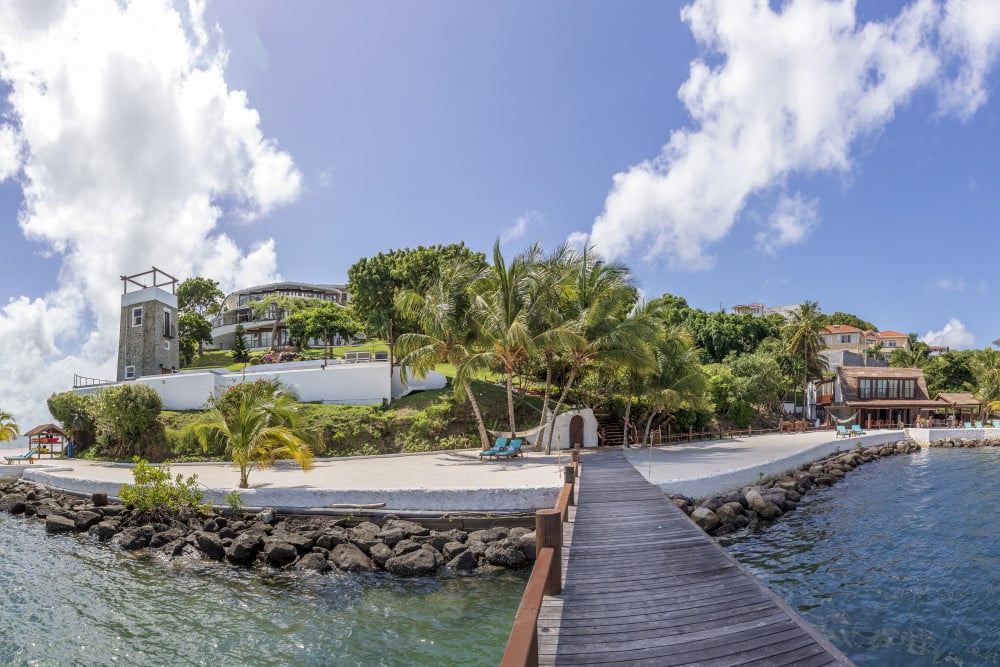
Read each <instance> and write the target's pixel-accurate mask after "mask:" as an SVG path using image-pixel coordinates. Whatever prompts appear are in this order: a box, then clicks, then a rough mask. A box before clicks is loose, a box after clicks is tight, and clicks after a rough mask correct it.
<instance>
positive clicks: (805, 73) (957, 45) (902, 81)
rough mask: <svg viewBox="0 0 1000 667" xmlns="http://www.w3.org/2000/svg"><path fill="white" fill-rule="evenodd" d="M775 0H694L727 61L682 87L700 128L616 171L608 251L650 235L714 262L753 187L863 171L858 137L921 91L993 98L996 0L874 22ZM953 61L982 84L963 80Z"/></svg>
mask: <svg viewBox="0 0 1000 667" xmlns="http://www.w3.org/2000/svg"><path fill="white" fill-rule="evenodd" d="M774 4H775V3H768V2H730V1H728V0H695V1H694V2H692V3H691V4H690V5H688V6H686V7H684V8H683V9H682V10H681V17H682V19H683V20H684V21H686V22H687V23H688V25H689V26H690V28H691V31H692V33H693V35H694V37H695V39H696V40H697V42H698V43H699V44H700V45H701V46H702V47H703V48H704V49H705V50H706V51H707V52H708V56H707V58H714V57H715V56H719V57H720V59H719V60H720V62H719V64H717V65H716V64H710V62H709V61H707V59H696V60H694V61H693V62H692V63H691V66H690V74H689V77H688V79H687V81H686V82H685V83H684V84H683V85H682V86H681V88H680V90H679V97H680V99H681V101H682V102H683V103H684V105H685V107H686V108H687V110H688V113H689V114H690V116H691V121H692V124H693V129H689V128H682V129H678V130H675V131H673V132H672V133H671V135H670V139H669V141H668V143H667V144H666V145H665V146H663V148H662V150H661V152H660V155H659V156H657V157H656V158H654V159H651V160H646V161H644V162H642V163H640V164H638V165H635V166H633V167H631V168H629V169H628V170H626V171H623V172H621V173H618V174H615V176H614V177H613V179H612V186H611V190H610V192H609V193H608V196H607V199H606V200H605V205H604V211H603V212H602V213H601V215H599V216H598V217H597V219H596V220H595V221H594V225H593V234H592V240H593V242H594V243H595V244H596V245H597V247H598V250H600V251H601V252H602V254H604V255H606V256H609V257H620V256H623V255H625V254H626V253H628V252H629V251H631V250H632V249H633V248H638V247H641V248H644V249H645V250H644V253H643V254H644V255H645V257H646V259H653V258H655V257H666V258H667V260H668V264H669V265H670V266H671V267H673V268H694V269H697V268H708V267H710V266H712V263H713V261H714V260H713V258H712V257H711V256H710V254H708V253H707V252H706V248H707V247H708V246H710V245H711V244H713V243H715V242H717V241H719V240H720V239H722V238H723V237H725V236H726V235H727V234H728V233H729V231H730V229H731V228H732V226H733V224H735V222H736V220H737V218H738V217H739V214H740V212H741V211H742V210H743V208H744V207H745V205H746V202H747V198H748V197H749V196H750V195H751V194H753V193H756V192H760V191H763V190H766V189H768V188H772V187H774V186H775V185H777V184H780V183H781V182H782V181H783V180H784V179H785V178H786V177H787V176H788V175H790V174H792V173H811V172H824V171H840V172H844V171H847V170H849V169H850V167H851V149H852V145H853V144H854V143H855V142H856V141H857V140H858V139H859V138H860V137H863V136H866V135H869V134H871V133H873V132H877V131H878V130H879V129H880V128H882V127H883V126H884V125H885V124H886V123H888V122H890V121H891V120H892V119H893V117H894V115H895V113H896V110H897V108H899V107H901V106H902V105H905V104H906V103H907V101H908V100H909V98H910V97H911V96H912V95H913V93H914V92H915V91H917V90H920V89H922V88H928V87H934V88H935V89H937V90H938V92H939V94H940V95H941V96H942V100H945V99H951V97H949V96H952V97H955V99H956V100H965V101H966V102H967V104H965V105H964V106H963V105H959V104H956V103H955V102H947V103H946V104H945V103H943V107H944V108H948V109H953V110H956V111H957V112H959V113H961V114H965V113H967V110H969V109H974V108H975V107H976V106H978V104H980V103H981V102H980V101H977V99H978V98H977V97H976V96H977V95H978V90H979V89H980V88H981V86H982V80H983V76H984V74H985V73H986V72H987V71H988V69H989V67H991V66H992V64H993V61H994V60H995V56H996V49H995V43H996V40H997V39H998V38H1000V26H994V25H993V24H994V22H995V20H994V19H995V17H996V15H997V14H1000V13H998V12H996V11H995V0H984V1H983V2H971V1H970V2H959V1H958V0H952V1H951V2H949V3H947V6H946V8H945V9H942V6H941V5H940V4H938V3H936V2H934V1H933V0H916V1H915V2H913V3H911V4H909V5H908V6H906V7H905V8H904V9H903V10H902V11H901V12H900V13H899V15H897V16H895V17H892V18H889V19H887V20H885V21H882V22H869V23H864V24H860V25H859V24H858V23H857V20H856V16H855V3H854V2H851V1H849V0H843V1H840V2H830V1H828V0H788V1H787V2H784V3H780V10H779V11H775V10H774V9H772V5H774ZM987 6H990V7H994V9H993V10H992V14H993V16H991V17H990V20H989V21H987V22H985V23H984V24H980V25H979V26H978V27H980V28H981V32H975V31H973V30H972V28H971V24H972V23H973V22H974V21H973V20H972V19H971V18H970V17H972V16H975V15H976V14H977V12H986V11H987V10H986V7H987ZM970 8H972V9H970ZM942 17H944V18H942ZM938 31H940V33H941V35H942V38H941V40H938V39H936V37H937V34H938ZM942 44H944V45H942ZM943 60H944V61H946V63H945V64H943ZM955 63H957V65H956V64H955ZM946 64H947V65H948V66H949V67H951V69H955V68H957V69H958V72H959V74H958V78H957V79H956V81H958V82H959V83H961V82H962V81H965V80H966V79H967V80H968V81H969V82H970V83H968V84H965V83H962V84H961V85H951V84H950V83H949V80H948V78H947V73H948V72H949V71H951V70H950V69H948V67H946ZM963 76H964V77H965V79H963V78H962V77H963Z"/></svg>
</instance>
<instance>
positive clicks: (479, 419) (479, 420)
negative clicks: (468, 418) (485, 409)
mask: <svg viewBox="0 0 1000 667" xmlns="http://www.w3.org/2000/svg"><path fill="white" fill-rule="evenodd" d="M462 386H463V387H464V388H465V395H466V397H467V398H468V399H469V403H470V404H471V405H472V413H473V414H474V415H475V416H476V427H477V428H478V429H479V439H480V440H481V441H482V443H483V449H484V450H485V449H489V448H490V436H489V433H487V432H486V422H484V421H483V413H482V412H481V411H480V410H479V402H478V401H477V400H476V395H475V394H474V393H473V391H472V385H471V384H469V382H468V381H467V380H463V381H462Z"/></svg>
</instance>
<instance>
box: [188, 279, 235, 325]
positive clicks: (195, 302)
mask: <svg viewBox="0 0 1000 667" xmlns="http://www.w3.org/2000/svg"><path fill="white" fill-rule="evenodd" d="M225 298H226V295H225V294H223V293H222V290H220V289H219V282H218V281H217V280H210V279H208V278H197V277H196V278H188V279H187V280H185V281H183V282H181V284H180V285H178V286H177V309H178V310H180V311H181V312H182V313H196V314H198V315H200V316H201V317H203V318H204V317H210V316H212V315H216V314H218V312H219V310H220V309H221V308H222V300H223V299H225Z"/></svg>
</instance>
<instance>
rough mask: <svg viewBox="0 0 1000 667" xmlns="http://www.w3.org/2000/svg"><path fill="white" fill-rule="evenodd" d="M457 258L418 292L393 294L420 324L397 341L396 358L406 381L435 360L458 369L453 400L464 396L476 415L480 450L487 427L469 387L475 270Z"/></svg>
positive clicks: (487, 442)
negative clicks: (415, 329) (408, 376)
mask: <svg viewBox="0 0 1000 667" xmlns="http://www.w3.org/2000/svg"><path fill="white" fill-rule="evenodd" d="M476 273H478V271H473V270H472V268H471V267H469V266H468V265H466V264H465V262H463V261H462V260H461V259H459V260H456V261H455V262H452V263H450V264H447V265H443V266H442V267H441V274H440V275H439V276H438V279H437V280H435V281H434V282H433V283H431V284H430V285H429V286H428V287H427V288H426V289H422V290H419V291H418V290H403V291H402V292H400V293H399V294H398V295H397V296H396V307H397V309H398V311H399V313H400V314H401V315H402V316H403V317H406V318H410V319H412V320H414V321H416V322H417V323H418V325H419V326H420V330H421V333H407V334H403V335H402V336H400V337H399V338H398V339H397V341H396V351H397V352H398V354H399V356H400V366H401V369H400V377H401V378H402V380H403V381H404V382H406V381H407V374H408V373H413V374H414V375H416V376H418V377H422V376H423V375H426V373H427V372H428V371H431V370H433V369H434V367H435V366H436V365H437V364H439V363H448V364H453V365H454V366H455V369H456V373H455V379H454V382H453V383H452V387H453V389H454V392H455V399H456V400H457V401H461V400H463V399H467V400H468V401H469V405H470V406H471V407H472V413H473V415H474V416H475V418H476V427H477V429H478V430H479V440H480V442H481V444H482V447H483V449H489V446H490V437H489V434H488V433H487V431H486V423H485V421H484V420H483V414H482V411H481V410H480V408H479V402H478V401H477V400H476V395H475V393H474V392H473V391H472V382H471V374H472V372H473V371H474V370H475V369H474V368H473V367H471V366H470V365H469V363H468V361H469V359H470V357H472V349H471V344H472V339H473V335H474V330H473V325H472V320H471V318H470V308H471V305H472V304H471V285H472V281H473V278H474V277H475V274H476Z"/></svg>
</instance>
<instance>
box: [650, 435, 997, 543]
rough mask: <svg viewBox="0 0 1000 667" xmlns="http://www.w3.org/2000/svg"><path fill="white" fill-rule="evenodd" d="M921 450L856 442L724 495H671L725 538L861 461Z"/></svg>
mask: <svg viewBox="0 0 1000 667" xmlns="http://www.w3.org/2000/svg"><path fill="white" fill-rule="evenodd" d="M998 444H1000V441H998ZM932 446H933V445H932ZM938 446H947V445H938ZM951 446H972V445H951ZM917 451H920V445H918V444H917V443H915V442H913V441H912V440H908V439H907V440H900V441H898V442H894V443H887V444H884V445H873V446H871V447H857V448H855V449H851V450H848V451H843V452H835V453H833V454H831V455H829V456H827V457H825V458H822V459H819V460H818V461H814V462H813V463H807V464H805V465H803V466H802V467H801V468H799V469H798V470H795V471H793V472H790V473H787V474H785V475H781V476H778V477H775V478H766V479H764V480H762V481H761V483H760V484H756V485H754V486H746V487H743V488H742V489H740V490H739V491H733V492H731V493H728V494H725V495H722V496H715V497H712V498H701V499H697V500H695V499H692V498H688V497H686V496H682V495H676V494H668V496H669V497H670V499H671V500H672V501H673V502H674V504H675V505H677V507H679V508H680V509H681V510H682V511H683V512H684V513H685V514H687V515H688V516H689V517H690V518H691V520H692V521H694V522H695V523H696V524H697V525H698V526H699V527H700V528H701V529H702V530H704V531H705V532H706V533H708V534H709V535H715V536H719V537H721V536H724V535H729V534H732V533H735V532H737V531H740V530H745V529H749V530H752V529H753V528H755V527H756V526H757V525H758V524H759V523H761V522H762V521H774V520H777V519H778V518H780V517H781V516H782V515H784V514H786V513H787V512H791V511H792V510H794V509H795V508H796V506H797V503H798V502H799V501H800V500H801V499H802V497H803V496H805V495H806V494H808V493H810V492H813V491H815V490H818V489H821V488H825V487H828V486H833V485H834V484H836V483H837V482H839V481H840V480H841V479H843V478H844V476H845V475H846V474H847V473H848V472H849V471H851V470H853V469H854V468H856V467H858V466H859V465H862V464H865V463H869V462H871V461H875V460H878V459H880V458H883V457H886V456H897V455H899V454H910V453H912V452H917Z"/></svg>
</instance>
